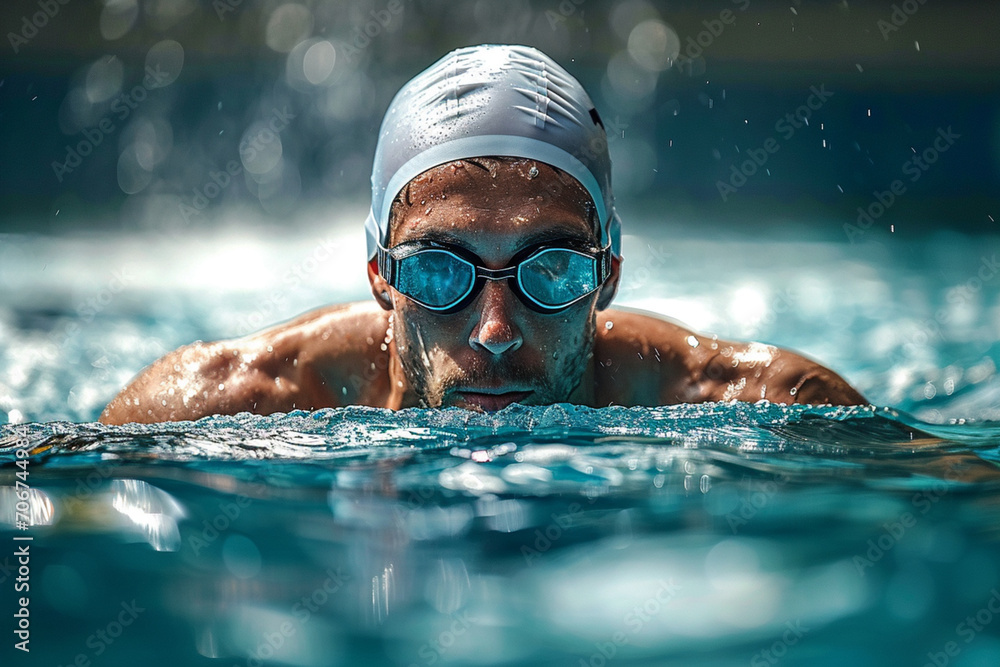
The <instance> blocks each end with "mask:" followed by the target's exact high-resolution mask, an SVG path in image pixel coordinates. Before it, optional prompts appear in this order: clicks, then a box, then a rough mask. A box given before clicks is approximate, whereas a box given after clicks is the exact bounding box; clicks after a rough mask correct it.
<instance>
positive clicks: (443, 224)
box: [101, 160, 867, 423]
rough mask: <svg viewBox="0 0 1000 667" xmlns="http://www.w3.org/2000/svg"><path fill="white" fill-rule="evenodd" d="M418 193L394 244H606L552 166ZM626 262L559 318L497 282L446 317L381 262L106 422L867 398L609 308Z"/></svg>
mask: <svg viewBox="0 0 1000 667" xmlns="http://www.w3.org/2000/svg"><path fill="white" fill-rule="evenodd" d="M404 195H405V196H404V197H402V199H401V201H397V203H396V204H394V208H393V224H392V225H391V230H390V238H389V239H388V247H392V246H393V245H396V244H398V243H403V242H407V241H416V240H429V239H434V240H439V241H447V242H449V243H452V244H456V245H460V246H463V247H465V248H466V249H468V250H470V251H471V252H473V253H475V254H476V255H478V256H479V257H480V258H482V260H483V262H484V265H485V266H486V267H487V268H491V269H499V268H504V267H506V266H508V264H509V260H510V258H511V257H512V256H513V255H515V254H516V253H517V252H518V251H519V250H521V249H522V248H524V247H525V246H527V245H530V244H532V243H535V242H538V241H541V240H553V239H560V238H571V239H575V240H578V241H580V242H585V243H587V244H588V245H591V246H595V247H596V246H597V245H598V238H597V235H596V229H595V225H594V222H593V220H592V215H593V212H592V210H591V207H592V205H591V203H590V201H589V198H588V197H587V195H586V192H585V190H584V189H583V188H582V187H581V186H580V185H579V184H578V183H577V182H576V181H575V180H573V179H572V178H570V177H568V176H567V175H565V174H564V173H562V172H560V171H558V170H556V169H554V168H552V167H550V166H548V165H546V164H544V163H540V162H534V161H532V160H502V161H499V163H497V164H492V166H491V167H487V166H484V165H482V164H480V163H479V162H477V161H464V160H463V161H457V162H453V163H449V164H446V165H442V166H439V167H435V168H433V169H431V170H429V171H427V172H425V173H424V174H421V175H420V176H419V177H417V178H416V179H414V180H413V181H411V183H410V184H409V186H408V188H407V190H406V191H404ZM620 270H621V263H620V262H619V261H617V260H616V261H615V262H614V264H613V268H612V274H611V276H610V278H609V279H608V281H607V282H606V283H605V284H604V285H603V286H602V287H601V288H600V289H598V290H597V291H596V292H594V293H592V294H591V295H590V296H588V297H587V298H585V299H583V300H581V301H578V302H577V303H575V304H573V305H572V306H570V307H569V308H567V309H565V310H563V311H561V312H558V313H554V314H540V313H537V312H535V311H532V310H530V309H529V308H527V307H526V306H525V305H524V304H523V303H522V302H521V301H520V300H519V299H518V298H517V297H516V296H515V294H514V293H513V292H512V291H511V289H510V288H509V287H508V286H507V284H506V281H503V280H501V281H487V282H486V285H485V287H484V288H483V290H482V292H480V293H479V294H478V296H477V297H476V298H475V300H474V301H473V302H472V303H471V304H470V305H469V306H468V307H467V308H465V309H464V310H462V311H460V312H458V313H454V314H450V315H441V314H436V313H433V312H430V311H428V310H427V309H425V308H423V307H422V306H419V305H417V304H416V303H414V302H412V301H411V300H409V299H408V298H407V297H406V296H404V295H403V294H401V293H399V292H397V291H396V290H395V289H393V288H392V287H390V286H389V285H388V284H387V283H386V282H385V281H384V280H383V279H382V278H381V277H380V276H379V275H378V273H377V268H376V267H375V265H374V264H373V263H370V264H369V267H368V274H369V280H370V283H371V287H372V294H373V296H374V297H375V301H374V302H367V303H354V304H346V305H339V306H329V307H325V308H321V309H319V310H316V311H313V312H311V313H306V314H305V315H302V316H300V317H298V318H296V319H294V320H292V321H290V322H287V323H284V324H280V325H278V326H276V327H273V328H270V329H267V330H264V331H261V332H258V333H256V334H253V335H250V336H247V337H245V338H241V339H236V340H229V341H221V342H216V343H202V342H197V343H194V344H192V345H188V346H185V347H183V348H180V349H179V350H176V351H174V352H171V353H170V354H168V355H166V356H165V357H163V358H162V359H160V360H158V361H156V362H155V363H153V364H152V365H150V366H149V367H148V368H146V369H145V370H144V371H142V372H141V373H140V374H139V375H138V376H137V377H136V379H134V380H133V381H132V382H131V384H129V386H127V387H126V388H125V389H124V390H123V391H122V392H121V393H120V394H119V395H118V396H117V397H116V398H115V399H114V400H112V401H111V403H110V404H108V406H107V408H106V409H105V410H104V413H103V414H102V415H101V421H102V422H105V423H125V422H130V421H136V422H154V421H174V420H185V419H197V418H199V417H202V416H205V415H210V414H235V413H237V412H242V411H249V412H255V413H260V414H270V413H272V412H287V411H289V410H293V409H303V410H311V409H318V408H323V407H340V406H345V405H369V406H376V407H387V408H392V409H400V408H406V407H414V406H425V407H451V406H457V407H465V408H469V409H474V410H487V411H493V410H497V409H500V408H502V407H504V406H505V405H508V404H510V403H513V402H518V403H522V404H527V405H545V404H551V403H556V402H569V403H575V404H580V405H589V406H594V407H601V406H607V405H625V406H634V405H663V404H672V403H698V402H705V401H721V400H741V401H757V400H760V399H768V400H770V401H773V402H776V403H833V404H841V405H855V404H865V403H866V402H867V401H865V399H864V397H863V396H861V394H859V393H858V392H857V391H855V390H854V389H853V388H852V387H851V386H850V385H849V384H848V383H847V382H845V381H844V380H843V379H842V378H841V377H839V376H838V375H837V374H835V373H834V372H832V371H830V370H829V369H827V368H824V367H823V366H821V365H819V364H817V363H816V362H814V361H811V360H809V359H806V358H804V357H802V356H801V355H798V354H796V353H794V352H791V351H788V350H782V349H778V348H775V347H773V346H767V345H762V344H759V343H739V342H728V341H721V340H718V339H717V338H715V337H712V336H704V335H700V334H697V333H694V332H692V331H690V330H688V329H686V328H685V327H683V326H682V325H680V324H679V323H676V322H673V321H671V320H669V319H666V318H664V317H662V316H658V315H653V314H647V313H640V312H637V311H627V310H612V309H608V306H609V305H610V303H611V300H612V299H613V297H614V294H615V292H616V291H617V287H618V281H619V278H620Z"/></svg>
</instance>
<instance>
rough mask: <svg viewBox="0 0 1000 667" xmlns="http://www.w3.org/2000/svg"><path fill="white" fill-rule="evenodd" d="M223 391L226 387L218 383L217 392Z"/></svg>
mask: <svg viewBox="0 0 1000 667" xmlns="http://www.w3.org/2000/svg"><path fill="white" fill-rule="evenodd" d="M225 390H226V385H224V384H222V383H221V382H220V383H219V391H225Z"/></svg>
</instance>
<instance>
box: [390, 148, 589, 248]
mask: <svg viewBox="0 0 1000 667" xmlns="http://www.w3.org/2000/svg"><path fill="white" fill-rule="evenodd" d="M595 225H596V215H595V210H594V206H593V202H592V201H591V199H590V196H589V194H588V193H587V191H586V190H585V189H584V187H583V186H582V185H580V183H579V182H578V181H577V180H576V179H574V178H573V177H571V176H569V175H568V174H566V173H565V172H563V171H561V170H559V169H557V168H555V167H552V166H550V165H548V164H545V163H543V162H538V161H535V160H528V159H506V160H502V159H470V160H457V161H455V162H449V163H447V164H443V165H439V166H437V167H433V168H431V169H429V170H427V171H425V172H424V173H422V174H420V175H419V176H417V177H416V178H414V179H413V180H412V181H410V182H409V183H408V184H407V186H406V187H405V188H404V189H403V190H402V191H401V192H400V194H399V196H398V197H397V198H396V200H395V201H394V202H393V205H392V215H391V224H390V230H389V242H390V243H391V244H395V243H402V242H405V241H412V240H417V239H436V240H442V241H449V242H453V243H459V244H460V245H465V246H467V247H470V248H473V249H476V250H478V251H483V252H489V251H491V250H493V251H495V252H497V253H499V254H503V253H504V252H510V251H513V250H516V249H518V248H520V247H523V246H524V245H526V244H528V243H531V242H535V241H544V240H546V239H547V238H555V237H567V236H568V237H571V238H577V239H581V240H585V241H587V242H590V243H596V241H597V236H596V229H595ZM483 257H484V258H485V257H486V255H485V254H484V255H483Z"/></svg>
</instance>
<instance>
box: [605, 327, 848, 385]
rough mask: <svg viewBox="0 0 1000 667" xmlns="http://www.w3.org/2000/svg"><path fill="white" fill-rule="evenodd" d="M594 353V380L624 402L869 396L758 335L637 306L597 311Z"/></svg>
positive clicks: (803, 357)
mask: <svg viewBox="0 0 1000 667" xmlns="http://www.w3.org/2000/svg"><path fill="white" fill-rule="evenodd" d="M609 325H610V326H609ZM595 361H597V364H596V371H597V373H596V375H597V377H598V384H599V388H600V384H601V382H602V381H603V382H604V383H605V384H606V385H607V386H608V387H610V388H612V391H610V392H608V393H607V394H606V395H605V396H604V397H605V398H609V399H610V402H614V403H621V404H624V405H654V404H659V405H662V404H670V403H697V402H704V401H728V400H740V401H750V402H754V401H758V400H761V399H767V400H770V401H773V402H776V403H817V404H822V403H831V404H838V405H860V404H865V403H867V401H866V400H865V399H864V397H863V396H862V395H861V394H860V393H859V392H858V391H857V390H855V389H854V388H853V387H851V385H850V384H849V383H848V382H847V381H845V380H844V379H843V378H842V377H840V376H839V375H837V374H836V373H835V372H833V371H832V370H830V369H829V368H826V367H825V366H823V365H821V364H820V363H818V362H817V361H815V360H812V359H809V358H808V357H806V356H805V355H802V354H799V353H797V352H794V351H792V350H787V349H783V348H779V347H775V346H773V345H766V344H763V343H757V342H737V341H727V340H720V339H719V338H718V337H717V336H707V335H704V334H700V333H697V332H695V331H693V330H691V329H690V328H688V327H686V326H684V325H683V324H681V323H679V322H677V321H675V320H672V319H670V318H667V317H664V316H661V315H658V314H655V313H649V312H644V311H638V310H631V309H616V310H608V311H604V312H603V313H599V314H598V333H597V340H596V342H595ZM598 396H599V398H601V397H602V393H601V392H600V390H599V391H598ZM617 399H622V400H617Z"/></svg>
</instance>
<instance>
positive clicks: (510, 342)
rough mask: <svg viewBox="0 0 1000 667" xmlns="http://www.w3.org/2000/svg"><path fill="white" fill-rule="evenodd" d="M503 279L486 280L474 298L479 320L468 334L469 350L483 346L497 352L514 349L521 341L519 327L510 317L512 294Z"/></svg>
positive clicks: (495, 353) (496, 353)
mask: <svg viewBox="0 0 1000 667" xmlns="http://www.w3.org/2000/svg"><path fill="white" fill-rule="evenodd" d="M506 283H507V281H506V280H488V281H486V285H485V286H484V287H483V292H482V294H480V295H479V298H478V299H477V302H478V303H477V304H475V306H476V307H478V309H479V321H478V322H477V323H476V326H475V327H473V329H472V334H471V335H470V336H469V345H471V346H472V348H473V349H483V350H486V351H487V352H489V353H490V354H494V355H498V354H503V353H504V352H507V351H508V350H510V351H514V350H516V349H517V348H519V347H521V344H522V343H523V342H524V340H523V338H522V337H521V330H520V329H519V328H518V327H517V325H516V324H514V321H513V319H512V318H511V307H512V305H513V303H512V301H513V299H514V293H513V292H511V291H510V288H509V287H507V285H506Z"/></svg>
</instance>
